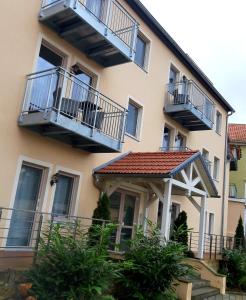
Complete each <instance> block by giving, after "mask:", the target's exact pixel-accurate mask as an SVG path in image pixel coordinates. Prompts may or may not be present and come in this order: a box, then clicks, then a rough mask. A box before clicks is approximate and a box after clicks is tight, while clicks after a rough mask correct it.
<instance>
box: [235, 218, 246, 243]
mask: <svg viewBox="0 0 246 300" xmlns="http://www.w3.org/2000/svg"><path fill="white" fill-rule="evenodd" d="M234 247H235V248H236V249H239V248H244V247H245V236H244V228H243V220H242V217H241V216H240V218H239V220H238V224H237V228H236V231H235V236H234Z"/></svg>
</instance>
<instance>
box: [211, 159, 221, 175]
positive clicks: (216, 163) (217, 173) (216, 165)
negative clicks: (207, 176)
mask: <svg viewBox="0 0 246 300" xmlns="http://www.w3.org/2000/svg"><path fill="white" fill-rule="evenodd" d="M219 165H220V160H219V159H218V158H217V157H215V158H214V174H213V177H214V179H216V180H218V179H219Z"/></svg>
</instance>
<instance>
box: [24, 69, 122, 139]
mask: <svg viewBox="0 0 246 300" xmlns="http://www.w3.org/2000/svg"><path fill="white" fill-rule="evenodd" d="M39 111H44V112H48V111H55V112H56V113H57V114H58V115H59V114H60V115H63V116H65V117H67V118H68V119H69V120H71V122H72V121H75V122H80V123H81V124H83V125H86V126H88V127H90V128H91V129H93V130H94V129H95V130H98V131H100V132H101V133H102V134H105V135H107V136H109V137H111V138H113V139H115V140H118V141H120V142H122V141H123V138H124V128H125V118H126V113H127V111H126V109H125V108H124V107H123V106H121V105H119V104H118V103H116V102H114V101H113V100H111V99H109V98H108V97H106V96H105V95H103V94H102V93H100V92H99V91H97V90H96V89H94V88H93V87H92V86H89V85H87V84H86V83H84V82H83V81H81V80H79V79H78V78H76V76H75V75H74V74H72V73H69V72H68V71H66V70H65V69H63V68H60V67H58V68H53V69H49V70H45V71H42V72H37V73H33V74H30V75H28V76H27V86H26V92H25V98H24V103H23V109H22V114H26V113H34V112H39Z"/></svg>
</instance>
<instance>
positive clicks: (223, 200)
mask: <svg viewBox="0 0 246 300" xmlns="http://www.w3.org/2000/svg"><path fill="white" fill-rule="evenodd" d="M232 114H233V112H231V111H230V112H229V113H228V114H227V116H226V132H225V147H224V174H223V185H222V207H221V216H222V220H221V230H220V234H221V236H223V235H224V225H225V193H226V190H225V189H226V168H227V145H228V118H229V117H230V116H231V115H232Z"/></svg>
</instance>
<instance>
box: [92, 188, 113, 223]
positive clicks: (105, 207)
mask: <svg viewBox="0 0 246 300" xmlns="http://www.w3.org/2000/svg"><path fill="white" fill-rule="evenodd" d="M92 218H93V219H100V220H107V221H108V220H110V209H109V198H108V196H107V194H106V193H103V194H102V195H101V197H100V198H99V200H98V202H97V208H96V209H95V210H94V213H93V216H92ZM94 223H96V221H94Z"/></svg>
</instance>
